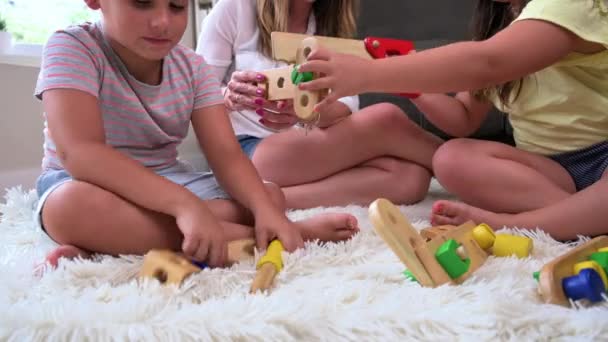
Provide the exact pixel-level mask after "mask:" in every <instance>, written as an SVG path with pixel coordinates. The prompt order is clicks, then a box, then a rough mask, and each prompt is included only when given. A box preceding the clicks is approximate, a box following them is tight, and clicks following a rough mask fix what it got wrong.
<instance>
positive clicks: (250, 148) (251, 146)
mask: <svg viewBox="0 0 608 342" xmlns="http://www.w3.org/2000/svg"><path fill="white" fill-rule="evenodd" d="M236 138H237V140H238V141H239V144H240V145H241V149H242V150H243V152H245V154H246V155H247V157H249V159H252V158H253V153H254V152H255V149H256V147H258V144H259V143H260V142H261V141H262V138H258V137H254V136H251V135H246V134H243V135H237V136H236Z"/></svg>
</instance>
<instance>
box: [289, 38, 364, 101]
mask: <svg viewBox="0 0 608 342" xmlns="http://www.w3.org/2000/svg"><path fill="white" fill-rule="evenodd" d="M368 63H369V61H368V60H366V59H363V58H361V57H356V56H353V55H348V54H340V53H335V52H332V51H329V50H326V49H323V48H320V49H318V50H313V51H312V52H311V53H310V55H308V61H307V62H306V63H303V64H302V65H300V67H299V70H298V71H300V72H314V73H316V74H319V75H321V76H319V77H317V78H315V79H314V80H312V81H310V82H304V83H300V85H299V87H300V89H302V90H323V89H329V91H330V92H329V94H328V95H327V96H326V97H325V99H323V100H322V101H321V102H319V103H318V104H317V105H316V106H315V109H314V110H315V111H316V112H324V111H326V110H327V108H326V106H327V105H329V104H331V103H333V102H335V101H337V100H338V99H339V98H341V97H345V96H352V95H358V94H359V93H362V92H363V91H364V90H365V82H366V77H365V72H366V70H368V69H369V65H368Z"/></svg>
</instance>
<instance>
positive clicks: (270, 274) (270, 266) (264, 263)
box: [249, 240, 284, 293]
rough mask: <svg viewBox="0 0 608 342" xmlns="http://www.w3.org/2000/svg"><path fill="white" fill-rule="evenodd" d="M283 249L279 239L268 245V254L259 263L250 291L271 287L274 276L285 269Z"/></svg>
mask: <svg viewBox="0 0 608 342" xmlns="http://www.w3.org/2000/svg"><path fill="white" fill-rule="evenodd" d="M283 250H284V249H283V245H282V244H281V242H280V241H279V240H273V241H272V242H271V243H270V245H268V249H267V250H266V254H265V255H264V256H263V257H261V258H260V260H259V261H258V263H257V267H256V268H257V272H256V275H255V278H254V279H253V283H252V284H251V289H250V291H249V292H250V293H255V292H257V291H265V290H268V289H270V287H271V286H272V283H273V281H274V278H275V277H276V275H277V274H278V273H279V272H280V271H281V269H283V257H282V256H281V253H282V252H283Z"/></svg>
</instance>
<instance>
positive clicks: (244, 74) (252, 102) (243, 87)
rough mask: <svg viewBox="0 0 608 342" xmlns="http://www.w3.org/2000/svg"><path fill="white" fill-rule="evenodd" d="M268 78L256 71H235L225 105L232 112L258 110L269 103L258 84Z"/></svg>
mask: <svg viewBox="0 0 608 342" xmlns="http://www.w3.org/2000/svg"><path fill="white" fill-rule="evenodd" d="M265 79H266V77H265V76H264V75H262V74H258V73H257V72H254V71H235V72H233V73H232V77H231V78H230V82H228V85H227V87H226V91H225V93H224V104H225V105H226V107H227V108H228V109H230V110H241V109H257V108H260V107H262V106H264V105H266V104H267V103H268V101H267V100H266V99H265V98H264V96H265V92H264V90H263V89H261V88H258V87H257V82H261V81H264V80H265Z"/></svg>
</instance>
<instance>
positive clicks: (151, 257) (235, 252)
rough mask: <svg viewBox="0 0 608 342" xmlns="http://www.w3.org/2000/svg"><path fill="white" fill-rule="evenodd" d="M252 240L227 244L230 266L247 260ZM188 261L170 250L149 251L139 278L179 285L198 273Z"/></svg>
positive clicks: (251, 252) (252, 248)
mask: <svg viewBox="0 0 608 342" xmlns="http://www.w3.org/2000/svg"><path fill="white" fill-rule="evenodd" d="M254 247H255V241H254V240H253V239H245V240H237V241H233V242H231V243H229V244H228V262H229V263H230V264H233V263H236V262H238V261H241V260H245V259H249V258H252V257H253V254H254ZM200 270H201V268H200V267H199V266H196V265H195V264H194V263H192V262H190V260H188V259H186V258H184V257H183V256H180V255H178V254H176V253H175V252H173V251H170V250H151V251H149V252H148V253H147V254H146V256H145V257H144V263H143V266H142V268H141V271H140V273H139V277H149V278H156V279H157V280H158V281H159V282H160V283H161V284H165V283H167V284H176V285H179V284H181V283H182V282H183V281H184V279H186V278H187V277H188V276H190V275H191V274H193V273H196V272H198V271H200Z"/></svg>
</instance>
